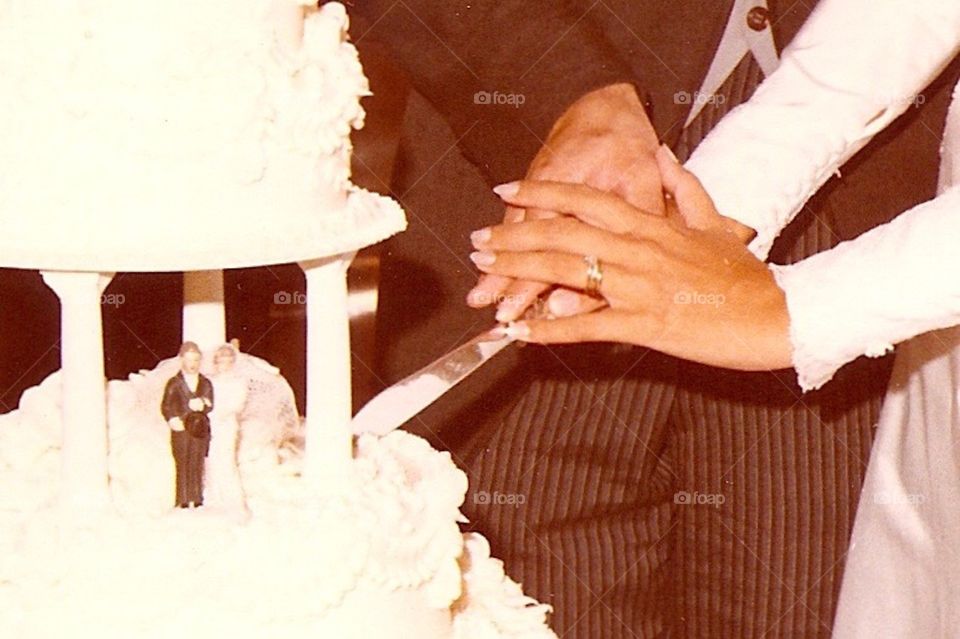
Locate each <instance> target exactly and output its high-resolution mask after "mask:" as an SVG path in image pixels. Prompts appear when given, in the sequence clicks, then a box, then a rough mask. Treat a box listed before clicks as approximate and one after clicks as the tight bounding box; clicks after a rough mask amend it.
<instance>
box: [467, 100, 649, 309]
mask: <svg viewBox="0 0 960 639" xmlns="http://www.w3.org/2000/svg"><path fill="white" fill-rule="evenodd" d="M657 148H658V141H657V135H656V132H655V131H654V130H653V126H652V125H651V124H650V120H649V119H648V118H647V114H646V112H645V111H644V109H643V105H642V104H641V103H640V100H639V99H638V97H637V94H636V91H635V90H634V88H633V87H632V86H630V85H628V84H615V85H611V86H608V87H605V88H603V89H598V90H596V91H593V92H592V93H588V94H587V95H585V96H584V97H582V98H580V99H579V100H577V102H575V103H574V104H573V105H572V106H571V107H570V108H569V109H567V111H566V112H565V113H564V114H563V115H562V116H561V117H560V118H559V119H558V120H557V122H556V124H554V126H553V130H552V131H551V132H550V135H549V137H548V138H547V141H546V143H545V144H544V145H543V148H542V149H541V150H540V152H539V153H538V154H537V156H536V157H535V158H534V160H533V162H532V163H531V164H530V168H529V169H528V171H527V179H528V180H547V181H552V182H571V183H576V184H586V185H588V186H592V187H594V188H596V189H599V190H601V191H610V192H613V193H615V194H617V195H619V196H620V197H622V198H623V199H625V200H626V201H627V202H629V203H630V204H632V205H633V206H635V207H637V208H638V209H641V210H643V211H646V212H649V213H656V214H663V212H664V210H665V209H664V200H663V190H662V187H661V184H660V173H659V171H658V170H657V164H656V159H655V154H656V151H657ZM558 215H559V214H558V213H556V212H554V211H545V210H540V209H521V208H516V207H508V208H507V212H506V215H505V216H504V221H505V222H508V223H512V222H522V221H524V220H533V219H547V218H551V217H556V216H558ZM548 288H550V287H549V286H548V285H546V284H542V283H540V282H533V281H527V280H514V279H513V278H509V277H503V276H499V275H489V274H488V275H483V276H481V278H480V281H479V283H478V284H477V286H476V287H475V288H474V289H473V290H472V291H471V292H470V294H469V295H468V296H467V303H468V304H470V305H471V306H473V307H476V308H481V307H484V306H489V305H490V304H494V303H496V304H497V305H498V311H497V320H498V321H501V322H509V321H512V320H514V319H516V318H517V317H519V316H520V315H521V314H522V313H523V311H524V310H525V309H526V308H527V307H528V306H529V305H530V304H531V303H532V302H533V301H534V300H535V299H536V298H537V297H538V296H540V295H541V294H542V293H544V292H545V291H546V290H547V289H548ZM597 305H598V302H597V301H596V300H593V299H590V298H586V297H584V296H582V295H580V294H579V293H574V292H572V291H569V290H564V289H558V290H557V291H555V292H554V293H553V294H552V296H551V298H550V300H549V310H550V311H551V312H552V313H553V314H555V315H568V314H574V313H578V312H584V311H589V310H592V309H595V308H597Z"/></svg>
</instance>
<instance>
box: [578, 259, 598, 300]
mask: <svg viewBox="0 0 960 639" xmlns="http://www.w3.org/2000/svg"><path fill="white" fill-rule="evenodd" d="M583 261H584V263H585V264H586V265H587V283H586V285H585V286H584V287H583V292H584V293H586V294H587V295H589V296H590V297H595V298H600V297H602V294H601V293H600V285H601V284H603V268H601V266H600V260H598V259H597V256H596V255H584V256H583Z"/></svg>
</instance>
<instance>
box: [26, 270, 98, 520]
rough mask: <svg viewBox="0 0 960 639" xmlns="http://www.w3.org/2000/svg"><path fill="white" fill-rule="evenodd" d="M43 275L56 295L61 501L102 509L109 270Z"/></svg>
mask: <svg viewBox="0 0 960 639" xmlns="http://www.w3.org/2000/svg"><path fill="white" fill-rule="evenodd" d="M42 275H43V281H44V282H45V283H46V284H47V286H49V287H50V288H51V289H53V291H54V292H55V293H56V294H57V297H59V298H60V383H61V397H62V398H61V412H62V417H61V421H62V427H63V445H62V449H61V452H60V458H61V474H60V481H61V485H60V503H61V504H62V505H63V506H65V507H66V508H67V509H69V510H77V511H88V510H95V509H100V508H105V507H106V506H107V505H108V504H109V503H110V495H109V489H108V487H107V393H106V376H105V375H104V370H103V324H102V315H101V312H100V311H101V308H102V305H101V304H100V296H101V294H102V293H103V290H104V289H105V288H106V287H107V284H109V282H110V279H111V278H112V277H113V274H112V273H110V274H105V273H79V272H67V271H44V272H43V273H42Z"/></svg>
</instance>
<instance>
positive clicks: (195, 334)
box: [183, 271, 227, 354]
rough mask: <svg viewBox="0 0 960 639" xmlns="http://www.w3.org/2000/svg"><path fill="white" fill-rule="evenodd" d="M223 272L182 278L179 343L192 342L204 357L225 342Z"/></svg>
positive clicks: (204, 273)
mask: <svg viewBox="0 0 960 639" xmlns="http://www.w3.org/2000/svg"><path fill="white" fill-rule="evenodd" d="M226 331H227V316H226V312H225V311H224V305H223V271H186V272H184V274H183V341H184V342H187V341H190V342H196V344H197V346H199V347H200V350H202V351H203V352H204V353H205V354H208V353H210V351H211V349H214V348H216V347H217V346H220V345H221V344H223V343H225V342H226V341H227V338H226Z"/></svg>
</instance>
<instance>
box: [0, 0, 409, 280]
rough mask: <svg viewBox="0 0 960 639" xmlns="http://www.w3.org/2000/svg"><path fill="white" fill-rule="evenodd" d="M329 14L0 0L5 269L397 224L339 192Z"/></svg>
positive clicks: (338, 90)
mask: <svg viewBox="0 0 960 639" xmlns="http://www.w3.org/2000/svg"><path fill="white" fill-rule="evenodd" d="M346 26H347V16H346V12H345V10H344V8H343V7H342V5H339V4H337V3H329V4H327V5H324V7H323V8H322V9H317V8H316V5H315V3H311V2H302V1H297V0H206V1H205V2H202V3H189V4H184V3H130V2H115V1H114V0H83V1H80V0H75V1H72V2H63V3H58V5H57V8H56V10H51V8H50V7H49V6H46V5H44V4H43V3H36V2H28V1H22V0H0V95H3V96H4V98H5V99H4V104H3V106H2V107H0V140H2V141H3V142H2V145H0V222H2V225H3V229H4V233H3V234H2V237H0V266H10V267H21V268H41V269H51V270H56V269H60V270H88V271H181V270H200V269H210V268H220V267H244V266H254V265H259V264H271V263H280V262H292V261H298V260H305V259H311V258H317V257H323V256H326V255H332V254H336V253H341V252H346V251H350V250H355V249H357V248H360V247H362V246H364V245H367V244H371V243H374V242H376V241H379V240H381V239H384V238H385V237H388V236H389V235H391V234H393V233H395V232H397V231H399V230H401V229H402V228H403V226H404V223H405V222H404V218H403V213H402V211H401V210H400V209H399V207H398V206H397V205H396V204H394V203H393V202H391V201H389V200H387V199H385V198H381V197H379V196H375V195H372V194H369V193H367V192H365V191H362V190H359V189H355V188H354V187H352V186H351V185H350V181H349V178H350V171H349V166H350V155H351V146H350V139H349V135H350V131H351V128H353V127H359V126H362V123H363V110H362V109H361V107H360V104H359V98H360V97H361V96H363V95H366V94H368V92H369V91H368V86H367V82H366V79H365V78H364V76H363V73H362V69H361V67H360V63H359V60H358V58H357V53H356V50H355V49H354V47H353V46H352V45H351V44H350V43H349V42H347V40H346Z"/></svg>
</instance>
